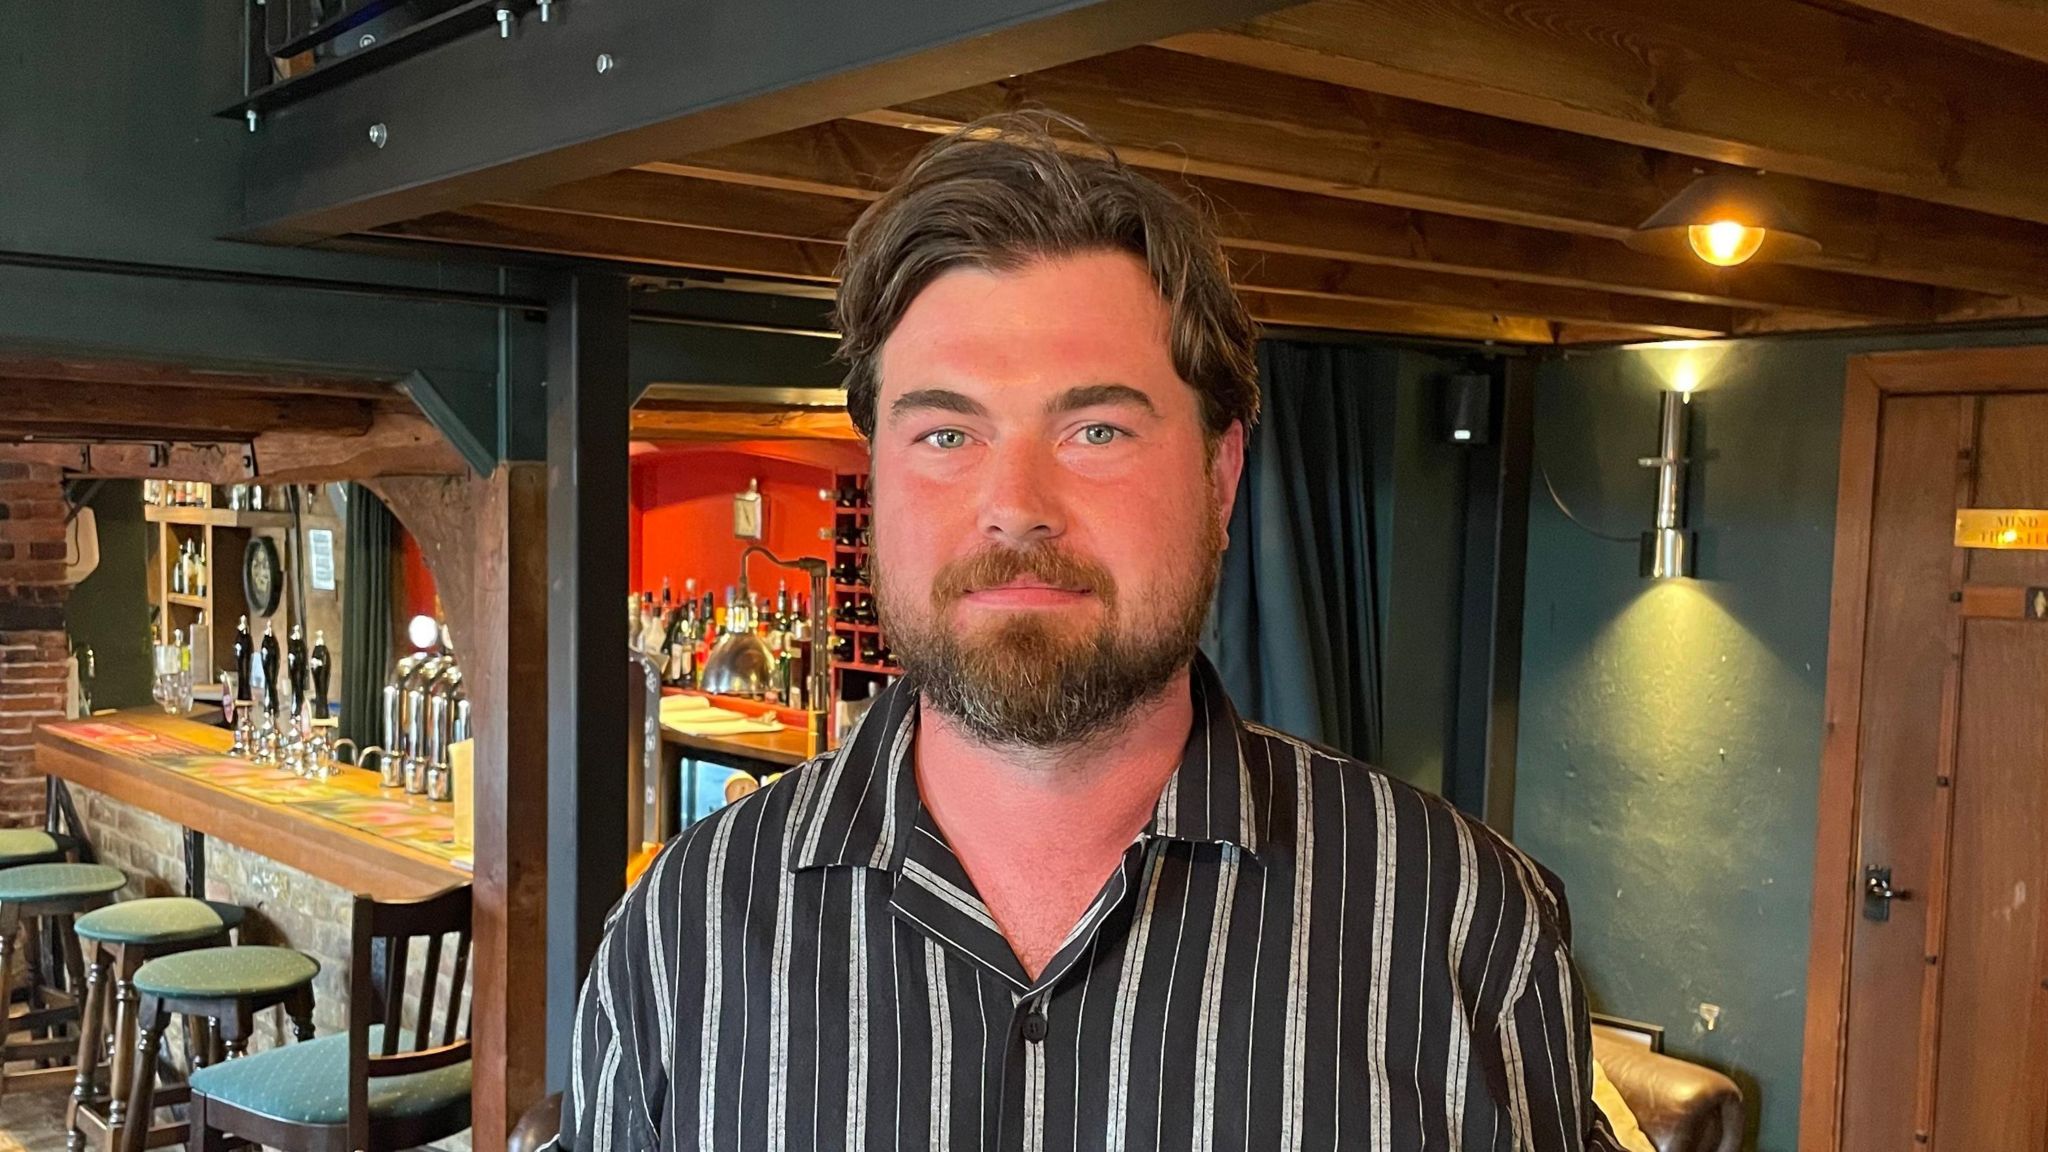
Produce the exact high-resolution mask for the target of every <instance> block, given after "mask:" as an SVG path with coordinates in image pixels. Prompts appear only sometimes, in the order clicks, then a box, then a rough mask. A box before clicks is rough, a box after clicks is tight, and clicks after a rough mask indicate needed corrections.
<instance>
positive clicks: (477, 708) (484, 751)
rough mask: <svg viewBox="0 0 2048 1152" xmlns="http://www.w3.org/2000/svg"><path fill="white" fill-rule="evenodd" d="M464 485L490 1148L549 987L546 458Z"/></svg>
mask: <svg viewBox="0 0 2048 1152" xmlns="http://www.w3.org/2000/svg"><path fill="white" fill-rule="evenodd" d="M475 484H476V486H477V493H476V511H477V548H476V566H475V576H476V579H475V585H474V588H473V589H472V592H473V595H474V598H475V599H474V609H473V620H474V622H473V624H472V629H473V634H472V636H471V637H470V639H469V641H468V643H467V645H466V648H467V652H466V655H467V659H465V660H464V666H465V667H464V672H465V674H466V675H467V677H468V683H469V692H470V704H471V714H472V716H474V717H475V719H474V722H473V729H472V730H473V733H474V735H475V739H476V783H475V791H476V881H475V884H476V906H475V907H476V910H475V913H474V915H475V931H476V951H475V981H476V983H475V991H474V992H473V993H472V1001H471V1012H472V1020H473V1025H472V1030H473V1037H474V1040H475V1043H476V1080H475V1086H474V1088H473V1090H472V1092H473V1105H472V1107H473V1117H474V1124H475V1126H474V1134H473V1140H474V1143H475V1145H476V1147H478V1148H503V1147H505V1142H506V1137H507V1136H508V1135H509V1134H510V1133H511V1131H512V1127H513V1125H514V1124H516V1123H518V1120H519V1116H520V1114H521V1113H522V1112H524V1111H525V1110H526V1109H527V1108H528V1107H530V1106H531V1105H532V1104H533V1103H534V1102H536V1101H538V1100H539V1099H540V1098H541V1096H542V1095H543V1094H544V1089H545V1085H546V1055H547V1039H548V1037H547V1016H546V1014H545V1013H541V1012H536V1011H535V1010H534V1008H535V1006H536V1005H538V1004H541V1003H542V1002H544V1000H545V998H546V997H547V994H548V992H549V988H548V982H547V951H546V948H545V946H544V943H543V942H544V941H545V940H546V938H547V935H548V925H547V913H548V907H547V900H548V838H547V828H548V721H549V708H548V548H547V537H548V531H547V519H548V483H547V466H546V465H544V464H541V463H537V462H536V463H507V464H500V465H499V466H498V467H497V469H496V470H495V471H494V472H493V473H492V474H491V475H489V476H486V477H483V478H481V479H478V480H476V481H475ZM613 615H614V616H617V615H618V614H617V613H616V612H615V613H613Z"/></svg>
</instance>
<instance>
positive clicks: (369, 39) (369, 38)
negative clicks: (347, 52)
mask: <svg viewBox="0 0 2048 1152" xmlns="http://www.w3.org/2000/svg"><path fill="white" fill-rule="evenodd" d="M376 42H377V38H376V37H375V36H373V35H371V34H370V33H368V32H365V33H363V35H362V38H361V39H359V40H357V41H356V47H358V48H368V47H369V46H370V45H372V44H375V43H376Z"/></svg>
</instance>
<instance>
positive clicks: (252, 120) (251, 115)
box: [246, 108, 256, 132]
mask: <svg viewBox="0 0 2048 1152" xmlns="http://www.w3.org/2000/svg"><path fill="white" fill-rule="evenodd" d="M246 115H247V117H248V119H249V131H251V132H254V131H255V130H256V110H255V109H254V108H251V109H249V110H248V112H247V113H246Z"/></svg>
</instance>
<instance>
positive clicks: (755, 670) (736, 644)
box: [697, 632, 775, 699]
mask: <svg viewBox="0 0 2048 1152" xmlns="http://www.w3.org/2000/svg"><path fill="white" fill-rule="evenodd" d="M774 683H775V655H774V653H772V652H770V651H768V642H767V641H765V640H763V639H761V638H760V637H759V636H756V635H754V634H753V633H752V632H728V633H726V634H725V635H724V636H721V637H720V638H719V640H718V643H716V644H714V645H712V647H711V655H710V657H709V658H708V659H706V660H705V661H704V671H703V674H702V675H700V676H699V677H698V680H697V684H698V686H699V687H701V688H703V689H704V691H706V692H711V693H715V694H717V695H720V696H745V697H750V698H756V699H758V698H760V697H763V696H766V695H768V690H769V689H770V688H771V687H772V686H773V685H774Z"/></svg>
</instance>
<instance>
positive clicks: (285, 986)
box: [0, 872, 320, 1000]
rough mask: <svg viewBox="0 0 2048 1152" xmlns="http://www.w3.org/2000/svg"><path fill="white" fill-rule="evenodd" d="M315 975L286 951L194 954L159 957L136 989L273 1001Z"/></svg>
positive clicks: (309, 964)
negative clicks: (277, 995) (259, 998)
mask: <svg viewBox="0 0 2048 1152" xmlns="http://www.w3.org/2000/svg"><path fill="white" fill-rule="evenodd" d="M5 875H7V873H5V872H0V876H5ZM319 972H320V963H319V961H317V960H314V959H313V958H312V957H311V956H308V955H306V954H305V953H303V952H294V951H292V950H291V949H289V948H272V947H267V946H257V945H250V944H244V945H241V946H240V947H232V948H195V949H193V950H192V951H190V952H178V953H174V954H172V955H169V956H159V957H157V958H156V959H154V960H151V961H150V962H149V963H147V964H144V965H143V966H142V967H140V968H138V969H136V970H135V988H136V990H137V991H139V992H142V993H145V994H147V995H150V996H162V997H174V998H185V999H193V1000H212V999H225V998H229V997H235V996H271V995H276V994H277V993H280V992H289V991H291V990H292V989H294V988H297V987H298V986H300V985H301V984H309V983H311V982H312V980H313V977H314V976H316V975H318V974H319Z"/></svg>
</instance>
